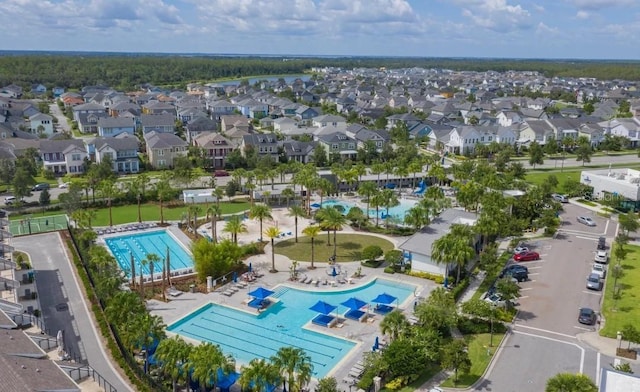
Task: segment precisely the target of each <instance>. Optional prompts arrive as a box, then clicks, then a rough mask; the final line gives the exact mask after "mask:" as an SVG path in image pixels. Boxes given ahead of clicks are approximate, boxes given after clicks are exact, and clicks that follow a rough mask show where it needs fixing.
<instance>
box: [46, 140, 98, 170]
mask: <svg viewBox="0 0 640 392" xmlns="http://www.w3.org/2000/svg"><path fill="white" fill-rule="evenodd" d="M87 156H88V154H87V149H86V147H85V145H84V142H83V141H82V140H79V139H68V140H47V142H46V143H41V144H40V159H42V163H43V166H44V168H45V169H46V170H50V171H52V172H53V173H54V174H55V175H57V176H62V175H65V174H81V173H83V172H84V169H85V165H84V163H85V158H87Z"/></svg>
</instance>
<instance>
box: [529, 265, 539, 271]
mask: <svg viewBox="0 0 640 392" xmlns="http://www.w3.org/2000/svg"><path fill="white" fill-rule="evenodd" d="M540 268H542V266H541V265H539V266H537V267H529V269H530V270H532V269H540Z"/></svg>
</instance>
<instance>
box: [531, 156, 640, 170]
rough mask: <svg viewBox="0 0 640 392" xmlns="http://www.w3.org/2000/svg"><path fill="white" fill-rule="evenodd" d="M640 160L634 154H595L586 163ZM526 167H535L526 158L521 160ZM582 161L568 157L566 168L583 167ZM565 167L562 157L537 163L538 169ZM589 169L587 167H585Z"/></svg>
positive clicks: (614, 162)
mask: <svg viewBox="0 0 640 392" xmlns="http://www.w3.org/2000/svg"><path fill="white" fill-rule="evenodd" d="M639 161H640V160H639V159H638V156H637V155H635V154H633V155H611V156H595V157H591V162H589V163H586V164H585V165H587V166H589V165H608V164H610V163H612V164H622V163H636V164H637V163H638V162H639ZM521 162H522V163H523V164H524V166H525V168H527V169H533V166H532V165H529V161H528V160H524V161H521ZM582 166H583V165H582V162H581V161H576V159H575V158H566V159H565V160H564V167H565V168H574V169H575V168H581V167H582ZM562 167H563V163H562V159H545V161H544V163H543V164H542V165H536V167H535V168H536V169H553V168H557V169H561V168H562ZM585 169H587V168H585Z"/></svg>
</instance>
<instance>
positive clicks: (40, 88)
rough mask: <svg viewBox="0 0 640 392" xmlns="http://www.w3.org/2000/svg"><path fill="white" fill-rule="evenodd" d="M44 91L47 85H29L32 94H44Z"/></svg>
mask: <svg viewBox="0 0 640 392" xmlns="http://www.w3.org/2000/svg"><path fill="white" fill-rule="evenodd" d="M46 92H47V86H45V85H44V84H41V83H36V84H33V85H31V93H32V94H36V95H40V94H45V93H46Z"/></svg>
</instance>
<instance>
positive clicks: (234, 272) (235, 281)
mask: <svg viewBox="0 0 640 392" xmlns="http://www.w3.org/2000/svg"><path fill="white" fill-rule="evenodd" d="M232 276H233V278H232V279H233V283H238V273H237V272H236V271H233V275H232Z"/></svg>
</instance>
